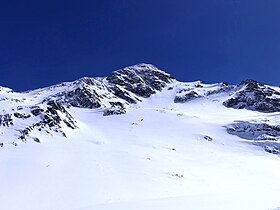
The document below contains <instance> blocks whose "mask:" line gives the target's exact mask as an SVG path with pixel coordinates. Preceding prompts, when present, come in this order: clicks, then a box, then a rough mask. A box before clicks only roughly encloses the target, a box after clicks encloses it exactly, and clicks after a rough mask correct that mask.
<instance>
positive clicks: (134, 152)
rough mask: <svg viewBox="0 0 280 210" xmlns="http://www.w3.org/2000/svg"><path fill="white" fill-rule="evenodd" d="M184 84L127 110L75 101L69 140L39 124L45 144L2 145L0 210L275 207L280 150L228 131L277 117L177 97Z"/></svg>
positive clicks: (219, 98)
mask: <svg viewBox="0 0 280 210" xmlns="http://www.w3.org/2000/svg"><path fill="white" fill-rule="evenodd" d="M182 85H185V83H184V84H181V83H179V82H178V83H177V85H174V84H170V85H169V86H167V87H165V88H164V89H163V90H162V91H158V92H157V93H156V94H154V95H152V96H150V97H149V98H143V99H141V100H142V102H141V103H136V104H130V105H128V106H127V108H126V113H125V114H121V115H109V116H103V111H104V108H103V107H101V108H97V109H86V108H75V107H69V108H67V112H69V113H70V114H71V115H72V116H73V118H74V119H75V121H76V125H77V127H78V128H77V129H71V128H69V127H67V126H66V125H64V124H63V125H62V128H61V129H62V130H63V131H64V132H65V133H66V136H67V137H66V138H65V137H64V136H63V135H49V134H47V133H44V132H39V131H35V130H34V132H35V134H36V136H37V137H38V138H39V139H40V143H36V142H34V141H25V142H24V143H21V144H19V145H18V146H14V145H11V144H8V145H6V146H4V147H2V148H0V180H1V187H0V209H3V210H38V209H40V210H143V209H145V210H155V209H159V210H171V209H176V210H181V209H182V210H186V209H199V210H200V209H207V210H208V209H213V210H214V209H215V210H217V209H221V210H228V209H238V210H241V209H244V210H251V209H252V210H269V209H271V210H272V209H274V210H276V209H279V207H280V159H279V154H272V153H268V152H266V151H264V149H263V148H262V147H260V146H258V145H255V144H252V143H251V141H249V140H248V139H242V138H240V137H238V136H237V135H230V134H228V132H227V126H230V125H231V124H232V123H234V122H236V121H250V122H260V121H262V120H264V119H266V120H268V121H269V122H270V123H271V124H278V122H279V119H280V118H279V117H280V113H278V112H274V113H260V112H256V111H251V110H245V109H242V110H240V109H233V108H227V107H225V106H223V105H222V102H223V101H225V100H226V99H227V98H228V97H229V95H228V93H219V94H215V95H210V96H207V97H201V98H197V99H195V100H190V101H188V102H187V103H174V97H175V95H176V94H177V93H178V90H177V89H178V88H182ZM171 86H172V88H170V87H171ZM215 87H216V86H215V85H213V86H207V88H210V89H211V88H214V89H215ZM25 94H27V95H28V94H30V95H32V94H34V92H31V93H25ZM44 94H47V93H43V94H42V95H40V97H42V98H44V97H45V96H44ZM199 94H203V90H202V93H199ZM26 98H27V99H26V100H27V101H28V100H29V98H28V97H26ZM1 106H2V105H1ZM7 106H8V105H7V104H5V105H3V107H7ZM36 119H37V118H36ZM3 129H4V128H3ZM5 129H6V127H5ZM7 129H8V128H7ZM10 132H12V131H10ZM2 133H3V132H2ZM1 138H2V140H5V138H6V139H7V141H9V138H11V137H10V134H9V133H7V131H6V133H3V134H2V135H1Z"/></svg>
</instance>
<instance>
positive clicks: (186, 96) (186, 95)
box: [174, 90, 201, 103]
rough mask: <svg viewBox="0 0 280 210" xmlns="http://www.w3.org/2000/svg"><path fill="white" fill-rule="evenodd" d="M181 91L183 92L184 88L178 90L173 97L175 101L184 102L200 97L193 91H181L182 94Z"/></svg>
mask: <svg viewBox="0 0 280 210" xmlns="http://www.w3.org/2000/svg"><path fill="white" fill-rule="evenodd" d="M182 92H184V90H180V91H179V92H178V94H177V95H176V96H175V98H174V102H175V103H185V102H188V101H190V100H193V99H196V98H199V97H201V96H199V95H198V94H197V93H196V92H195V91H190V92H187V93H183V94H182Z"/></svg>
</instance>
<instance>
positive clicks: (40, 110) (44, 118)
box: [0, 101, 77, 146]
mask: <svg viewBox="0 0 280 210" xmlns="http://www.w3.org/2000/svg"><path fill="white" fill-rule="evenodd" d="M27 113H30V114H27ZM14 119H17V120H16V121H15V120H14ZM27 119H28V120H31V121H30V122H33V123H32V124H30V125H28V126H26V127H24V128H22V129H18V127H17V124H22V123H24V124H26V123H25V121H26V120H27ZM14 121H15V122H14ZM62 124H65V125H66V126H67V127H69V128H71V129H75V128H77V126H76V122H75V120H74V119H73V117H72V116H71V115H70V114H69V113H68V112H67V110H66V109H65V108H64V107H63V106H61V105H60V104H59V103H57V102H56V101H49V102H48V103H47V104H38V105H36V106H31V107H29V106H26V107H22V106H21V107H18V109H17V111H16V112H14V113H13V114H5V115H0V127H1V126H4V127H10V129H12V130H13V129H14V130H15V131H16V133H18V135H16V136H17V137H16V136H15V137H16V138H15V139H14V142H10V144H13V145H15V146H17V145H18V143H19V142H20V141H27V140H28V139H31V140H34V141H35V142H37V143H40V140H39V138H38V137H36V134H35V133H36V132H35V133H33V131H39V132H45V133H46V134H47V135H53V134H52V133H58V134H60V135H62V136H65V137H66V134H65V132H64V131H63V128H62ZM34 135H35V136H34ZM17 139H18V140H20V141H17ZM1 145H2V146H4V143H3V142H1Z"/></svg>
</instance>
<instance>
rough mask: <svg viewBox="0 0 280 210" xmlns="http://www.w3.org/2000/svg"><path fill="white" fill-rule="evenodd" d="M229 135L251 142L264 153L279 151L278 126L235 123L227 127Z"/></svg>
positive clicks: (279, 137) (279, 130)
mask: <svg viewBox="0 0 280 210" xmlns="http://www.w3.org/2000/svg"><path fill="white" fill-rule="evenodd" d="M227 132H228V133H229V134H233V135H237V136H239V137H240V138H243V139H247V140H251V142H252V143H253V144H255V145H258V146H262V147H263V148H264V149H265V151H267V152H271V153H275V154H276V153H278V152H279V149H280V143H279V140H280V126H279V125H278V126H274V125H269V124H266V123H250V122H243V121H240V122H237V123H234V124H232V125H230V126H228V127H227ZM276 151H277V152H276Z"/></svg>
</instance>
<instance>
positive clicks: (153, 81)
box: [107, 63, 175, 97]
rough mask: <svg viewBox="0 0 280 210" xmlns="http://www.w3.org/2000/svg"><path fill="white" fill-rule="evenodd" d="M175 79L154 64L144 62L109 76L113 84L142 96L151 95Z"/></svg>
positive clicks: (109, 80)
mask: <svg viewBox="0 0 280 210" xmlns="http://www.w3.org/2000/svg"><path fill="white" fill-rule="evenodd" d="M174 79H175V78H174V77H172V76H171V75H170V74H168V73H166V72H164V71H161V70H159V69H158V68H157V67H155V66H154V65H152V64H143V63H142V64H137V65H134V66H129V67H125V68H123V69H119V70H117V71H114V72H113V73H112V74H111V75H110V76H108V77H107V81H108V83H110V84H111V85H115V86H120V87H122V88H125V89H126V90H128V91H130V92H132V93H134V94H136V95H138V96H141V97H149V96H151V95H152V94H154V93H155V91H157V90H158V91H160V90H162V88H164V87H165V86H166V85H167V83H171V82H173V81H174ZM113 89H114V88H113Z"/></svg>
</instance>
